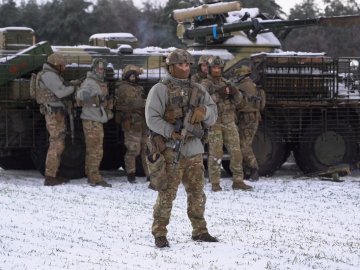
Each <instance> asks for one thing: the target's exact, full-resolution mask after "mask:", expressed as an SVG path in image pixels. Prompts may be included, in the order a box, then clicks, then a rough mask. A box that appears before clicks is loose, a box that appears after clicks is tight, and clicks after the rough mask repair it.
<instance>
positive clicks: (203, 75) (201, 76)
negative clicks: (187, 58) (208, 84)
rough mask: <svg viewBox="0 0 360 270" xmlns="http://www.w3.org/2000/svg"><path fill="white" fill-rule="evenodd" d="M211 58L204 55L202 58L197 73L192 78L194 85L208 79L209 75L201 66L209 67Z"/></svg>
mask: <svg viewBox="0 0 360 270" xmlns="http://www.w3.org/2000/svg"><path fill="white" fill-rule="evenodd" d="M211 57H212V56H211V55H202V56H200V58H199V61H198V68H197V72H196V73H195V74H193V75H192V76H191V82H193V83H201V82H202V80H204V79H206V78H207V74H208V73H204V72H203V71H202V70H201V65H202V64H206V65H208V60H209V58H211Z"/></svg>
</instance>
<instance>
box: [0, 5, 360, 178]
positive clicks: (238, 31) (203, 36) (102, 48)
mask: <svg viewBox="0 0 360 270" xmlns="http://www.w3.org/2000/svg"><path fill="white" fill-rule="evenodd" d="M173 18H175V19H176V20H177V21H178V22H179V26H178V29H177V30H178V35H179V37H180V38H181V39H182V40H183V41H184V43H185V44H186V45H187V46H188V48H189V50H190V52H191V53H192V54H193V55H194V56H195V58H198V57H200V56H201V55H203V54H213V55H218V56H220V57H222V58H223V59H224V60H225V61H226V66H225V68H224V71H225V74H226V76H228V77H229V78H230V79H231V77H232V75H233V71H234V69H235V68H237V67H239V66H241V65H243V64H247V65H251V66H252V69H253V74H252V76H253V78H254V79H255V81H256V82H257V83H258V84H260V85H262V86H263V88H264V89H265V91H266V93H267V99H268V102H267V106H266V110H265V111H264V113H263V118H264V120H263V121H262V122H261V125H260V127H259V130H258V133H257V135H256V138H255V141H254V144H253V147H254V149H255V154H256V156H257V158H258V160H259V164H260V174H261V175H269V174H272V173H273V172H274V171H275V170H276V169H278V168H279V167H280V166H281V165H282V163H283V162H284V161H285V160H286V158H287V157H288V155H289V154H290V152H291V151H293V152H294V156H295V158H296V162H297V164H298V165H299V167H300V168H301V169H302V170H303V171H304V172H306V173H308V172H311V171H319V170H322V169H323V168H326V167H328V166H331V165H335V164H338V163H354V162H356V161H357V160H358V141H359V126H360V125H359V124H360V123H359V121H360V120H359V119H360V117H359V108H358V107H359V99H360V98H359V90H360V87H359V85H360V83H359V81H360V80H359V78H360V73H359V59H354V58H352V59H348V58H341V59H332V58H330V57H327V56H326V55H324V54H310V53H307V54H301V53H285V52H281V53H280V51H279V53H273V52H276V51H278V50H279V49H280V47H281V43H280V41H279V39H278V38H277V37H276V35H275V34H274V33H273V32H272V31H276V33H277V34H278V35H279V34H281V35H282V36H284V35H286V33H287V32H288V31H289V30H290V29H292V28H296V27H305V26H309V25H316V24H335V23H336V24H340V25H349V24H357V23H359V22H360V17H359V16H343V17H334V18H317V19H309V20H294V21H289V20H288V21H282V20H269V19H268V18H266V16H264V15H263V14H261V13H260V12H259V11H258V10H257V9H241V6H240V4H239V2H237V1H234V2H228V3H222V2H220V3H215V4H207V5H203V6H199V7H195V8H190V9H185V10H180V11H179V10H177V11H174V13H173ZM10 30H11V31H15V30H16V31H18V32H17V33H16V35H19V36H18V39H17V40H19V41H21V44H19V46H18V47H16V46H13V45H14V41H13V39H10V36H9V38H7V39H4V40H5V45H2V46H3V47H1V48H0V50H1V54H2V58H1V59H0V108H1V110H0V126H1V127H2V128H1V129H0V167H2V168H4V169H25V168H31V167H33V164H34V165H35V167H36V168H38V169H39V170H40V171H41V172H43V171H44V163H45V157H46V151H47V138H48V135H47V131H46V128H45V123H44V119H43V116H42V115H41V114H40V113H39V107H38V105H37V104H36V102H35V101H34V100H31V99H30V96H29V78H30V75H31V73H32V72H37V71H39V70H40V69H41V64H42V63H43V62H44V61H45V59H46V56H47V55H48V54H50V53H51V52H52V51H56V52H59V53H61V54H63V55H64V56H65V58H66V59H67V69H66V71H65V73H64V77H65V79H66V80H71V79H77V78H83V77H84V76H85V74H86V72H87V71H88V70H89V69H90V64H91V62H92V59H94V58H98V57H101V58H105V59H106V60H107V62H108V63H111V64H110V65H109V66H108V68H107V80H108V82H109V87H110V93H113V92H114V85H115V83H116V82H117V81H118V80H120V78H121V74H122V69H123V68H124V67H125V66H126V65H128V64H136V65H138V66H141V67H142V68H143V69H144V73H143V74H142V75H141V76H140V79H141V82H140V83H141V84H142V85H143V86H144V87H145V89H146V90H149V89H150V88H151V87H152V85H154V84H155V83H156V82H158V81H159V79H161V78H162V77H163V76H164V75H165V74H166V69H165V65H164V59H165V57H166V55H167V54H168V53H169V52H170V51H171V50H173V49H175V48H169V49H160V48H154V47H149V48H144V49H139V48H136V47H133V46H135V44H136V42H137V40H136V38H135V37H134V36H132V35H131V34H129V33H121V34H119V33H108V34H95V35H93V36H92V37H91V38H90V44H91V45H86V46H75V47H74V46H49V44H48V43H46V42H45V43H37V44H35V39H34V31H31V30H29V29H28V28H23V29H22V28H20V29H13V28H5V29H4V28H3V29H0V40H1V31H4V32H5V31H7V32H8V33H10V32H11V31H10ZM14 33H15V32H14ZM14 33H12V34H14ZM21 35H23V36H21ZM30 41H31V42H30ZM7 42H11V43H10V44H13V45H11V46H10V45H9V44H8V45H6V43H7ZM15 43H16V42H15ZM24 44H26V46H23V45H24ZM32 46H33V47H32ZM10 49H11V51H9V50H10ZM14 49H16V50H15V51H14ZM21 49H25V51H24V50H23V51H19V50H21ZM32 52H33V53H32ZM18 61H19V62H18ZM79 112H80V109H75V143H74V144H72V143H71V139H70V136H68V138H67V139H66V150H65V152H64V154H63V159H62V164H61V167H60V174H61V175H62V176H64V177H68V178H78V177H82V176H83V175H84V173H83V172H84V169H83V168H84V152H85V148H84V141H83V135H82V128H81V120H80V119H79ZM104 128H105V140H104V159H103V162H102V168H103V169H117V168H118V167H119V166H121V165H122V164H123V155H124V146H123V142H122V141H123V138H122V132H121V128H120V126H118V125H116V124H115V122H113V121H111V122H109V123H108V124H106V125H105V126H104ZM68 133H69V135H70V132H68ZM139 164H140V163H139ZM223 165H224V167H225V168H228V163H227V160H226V157H225V160H224V164H223ZM139 172H140V173H141V168H140V167H139Z"/></svg>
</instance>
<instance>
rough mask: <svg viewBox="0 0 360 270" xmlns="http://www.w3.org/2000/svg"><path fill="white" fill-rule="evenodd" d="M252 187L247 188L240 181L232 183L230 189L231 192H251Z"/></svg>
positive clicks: (247, 186)
mask: <svg viewBox="0 0 360 270" xmlns="http://www.w3.org/2000/svg"><path fill="white" fill-rule="evenodd" d="M252 188H253V187H252V186H249V185H247V184H245V182H244V181H241V182H234V183H233V184H232V189H233V190H239V189H241V190H251V189H252Z"/></svg>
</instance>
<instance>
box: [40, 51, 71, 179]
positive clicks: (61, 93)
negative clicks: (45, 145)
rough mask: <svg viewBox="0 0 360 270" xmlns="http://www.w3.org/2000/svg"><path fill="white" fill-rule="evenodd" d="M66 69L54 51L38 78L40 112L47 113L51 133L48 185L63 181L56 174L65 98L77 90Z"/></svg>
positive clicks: (61, 146) (62, 143) (63, 133)
mask: <svg viewBox="0 0 360 270" xmlns="http://www.w3.org/2000/svg"><path fill="white" fill-rule="evenodd" d="M64 68H65V60H64V58H63V57H62V56H61V55H58V54H52V55H50V56H49V57H48V61H47V63H45V64H44V65H43V69H42V71H41V72H40V73H39V74H38V76H37V79H36V84H37V91H38V92H39V93H38V95H39V96H38V97H37V101H38V103H40V104H41V106H40V108H41V112H42V113H43V114H44V115H45V121H46V129H47V131H48V132H49V135H50V138H49V149H48V152H47V156H46V163H45V182H44V184H45V185H56V184H61V183H62V182H64V181H65V180H64V179H61V178H60V177H58V176H57V172H58V169H59V166H60V162H61V154H62V153H63V151H64V148H65V137H66V125H65V105H64V103H63V102H62V98H64V97H67V96H69V95H71V94H72V93H73V92H74V90H75V89H74V86H71V85H70V86H66V85H65V84H64V79H63V78H62V77H61V76H60V72H61V71H62V70H61V69H64Z"/></svg>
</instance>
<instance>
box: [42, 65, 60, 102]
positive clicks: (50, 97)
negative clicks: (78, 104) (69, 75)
mask: <svg viewBox="0 0 360 270" xmlns="http://www.w3.org/2000/svg"><path fill="white" fill-rule="evenodd" d="M46 72H52V71H40V72H39V74H38V75H37V77H36V92H35V97H36V102H37V103H38V104H45V103H49V102H56V101H60V99H59V98H58V97H57V96H56V95H55V94H54V93H53V92H51V90H50V89H48V88H42V87H40V81H41V82H43V81H42V78H41V77H42V76H43V75H44V74H45V73H46ZM60 79H61V80H62V81H63V79H62V78H61V77H60ZM43 84H44V83H43Z"/></svg>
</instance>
